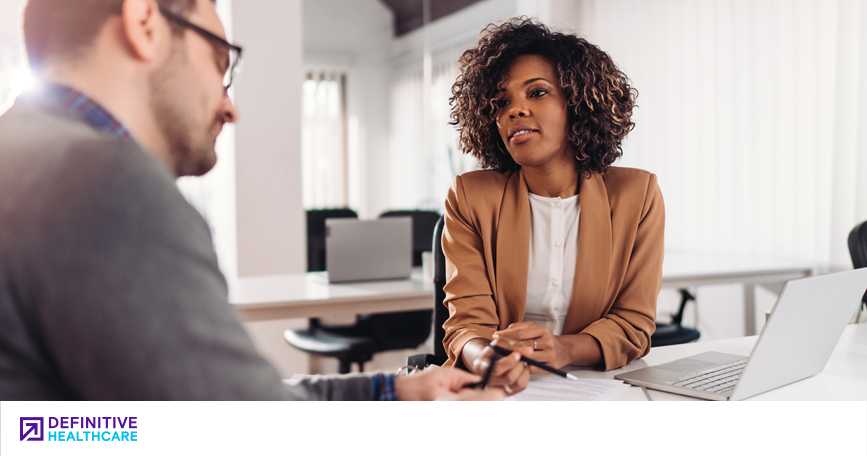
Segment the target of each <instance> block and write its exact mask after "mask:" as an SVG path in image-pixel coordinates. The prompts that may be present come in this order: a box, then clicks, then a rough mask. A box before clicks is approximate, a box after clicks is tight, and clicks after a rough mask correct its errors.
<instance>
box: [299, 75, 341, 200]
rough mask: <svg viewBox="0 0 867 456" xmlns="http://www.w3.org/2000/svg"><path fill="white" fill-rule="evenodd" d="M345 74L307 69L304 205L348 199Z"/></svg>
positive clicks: (303, 132)
mask: <svg viewBox="0 0 867 456" xmlns="http://www.w3.org/2000/svg"><path fill="white" fill-rule="evenodd" d="M345 87H346V75H345V74H343V73H338V72H328V71H319V72H313V71H311V72H308V74H307V80H306V81H304V85H303V87H302V101H301V109H302V115H301V166H302V170H303V174H302V186H303V194H302V199H303V203H304V208H306V209H314V208H333V207H346V206H347V205H348V203H349V192H348V185H347V182H348V180H349V179H348V170H347V166H346V165H347V161H348V160H347V143H346V105H345V100H346V93H345Z"/></svg>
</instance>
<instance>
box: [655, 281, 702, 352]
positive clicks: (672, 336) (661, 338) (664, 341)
mask: <svg viewBox="0 0 867 456" xmlns="http://www.w3.org/2000/svg"><path fill="white" fill-rule="evenodd" d="M679 291H680V307H679V308H678V310H677V313H675V314H674V315H672V316H671V323H670V324H659V323H657V325H656V331H654V332H653V335H652V336H650V346H651V347H664V346H666V345H677V344H685V343H687V342H692V341H694V340H696V339H698V338H699V337H701V333H699V332H698V331H697V330H695V329H692V328H687V327H685V326H683V325H682V324H681V323H682V322H683V311H684V309H686V305H687V303H689V301H695V296H693V295H692V293H690V292H689V291H688V290H686V289H685V288H681V289H680V290H679Z"/></svg>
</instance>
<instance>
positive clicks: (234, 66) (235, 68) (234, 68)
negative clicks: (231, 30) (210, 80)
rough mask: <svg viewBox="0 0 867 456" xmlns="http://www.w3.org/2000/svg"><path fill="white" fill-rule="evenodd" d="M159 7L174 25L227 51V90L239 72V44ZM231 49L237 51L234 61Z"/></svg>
mask: <svg viewBox="0 0 867 456" xmlns="http://www.w3.org/2000/svg"><path fill="white" fill-rule="evenodd" d="M159 8H160V13H162V15H163V16H165V18H166V19H168V20H169V21H171V22H174V23H175V24H176V25H179V26H181V27H183V28H188V29H190V30H192V31H194V32H196V33H198V34H199V35H201V37H202V38H204V39H206V40H208V41H210V42H212V43H214V44H216V45H218V46H220V47H223V48H225V49H226V50H228V51H229V56H230V57H229V68H227V69H226V74H228V75H229V82H228V83H227V84H225V85H224V86H223V87H224V88H225V89H226V91H227V92H228V90H229V87H232V84H233V83H234V82H235V79H237V78H238V74H239V73H240V72H241V57H242V56H243V54H244V53H243V51H244V49H243V48H242V47H241V46H237V45H234V44H232V43H230V42H228V41H226V40H224V39H223V38H220V37H219V36H217V35H214V34H213V33H211V32H209V31H207V30H205V29H203V28H201V27H199V26H198V25H196V24H193V23H192V22H190V21H188V20H186V19H184V18H183V17H182V16H180V15H178V14H175V13H173V12H171V11H169V10H167V9H166V8H163V7H162V6H160V7H159ZM232 51H235V52H237V53H238V58H236V59H235V61H234V62H232V59H231V53H232ZM224 77H225V75H224Z"/></svg>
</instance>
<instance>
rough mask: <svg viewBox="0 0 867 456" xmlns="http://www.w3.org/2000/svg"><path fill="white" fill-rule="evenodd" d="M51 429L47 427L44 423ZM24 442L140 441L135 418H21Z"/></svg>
mask: <svg viewBox="0 0 867 456" xmlns="http://www.w3.org/2000/svg"><path fill="white" fill-rule="evenodd" d="M46 419H47V420H48V427H47V428H46V427H45V420H46ZM21 441H22V442H138V417H136V416H49V417H44V416H22V417H21Z"/></svg>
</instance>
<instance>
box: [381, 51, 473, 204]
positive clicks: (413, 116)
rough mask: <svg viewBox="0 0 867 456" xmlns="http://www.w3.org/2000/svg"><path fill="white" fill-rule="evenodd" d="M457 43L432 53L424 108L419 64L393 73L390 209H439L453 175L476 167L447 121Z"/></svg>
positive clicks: (454, 75) (454, 129) (422, 78)
mask: <svg viewBox="0 0 867 456" xmlns="http://www.w3.org/2000/svg"><path fill="white" fill-rule="evenodd" d="M462 49H463V48H462V47H457V48H454V49H450V50H447V51H443V52H440V53H438V54H436V55H434V56H433V59H432V61H433V64H432V68H431V70H432V71H431V79H430V88H429V92H428V93H429V97H430V101H429V103H430V104H429V108H426V105H427V104H428V103H426V101H425V96H426V94H425V77H424V70H423V65H422V64H421V63H420V62H415V63H411V64H407V65H405V66H403V67H400V68H399V69H398V71H397V72H396V76H395V79H394V83H393V85H392V93H391V103H392V107H391V119H392V121H391V136H392V143H391V165H392V166H391V188H392V189H400V191H392V192H391V196H390V199H391V201H390V206H391V207H392V208H395V209H427V210H435V211H437V212H439V213H443V212H444V210H445V207H444V202H445V198H446V194H447V193H448V189H449V187H450V186H451V184H452V181H453V180H454V178H455V176H457V175H458V174H462V173H464V172H467V171H471V170H474V169H477V168H478V162H477V161H476V159H475V158H473V157H471V156H469V155H464V154H462V153H461V151H460V150H458V147H457V140H458V132H457V130H456V127H455V126H452V125H449V122H450V120H451V119H450V118H449V115H450V114H451V106H450V104H449V98H450V97H451V88H452V84H454V82H455V79H456V78H457V76H458V66H457V58H458V56H459V55H460V51H461V50H462Z"/></svg>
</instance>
